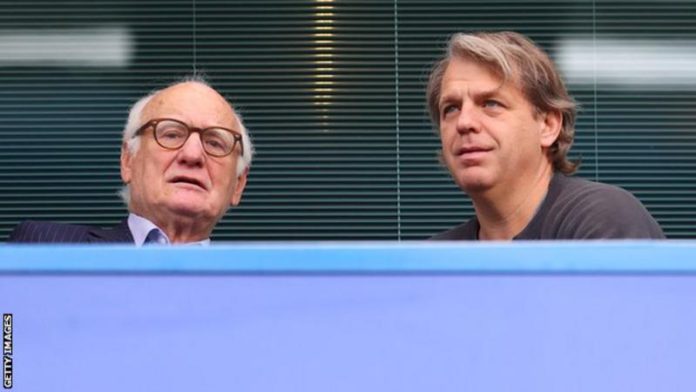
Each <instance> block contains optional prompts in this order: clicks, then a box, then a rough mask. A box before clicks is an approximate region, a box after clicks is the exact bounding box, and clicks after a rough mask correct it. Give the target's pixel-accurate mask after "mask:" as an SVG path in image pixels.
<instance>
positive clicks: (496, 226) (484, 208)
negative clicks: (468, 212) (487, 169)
mask: <svg viewBox="0 0 696 392" xmlns="http://www.w3.org/2000/svg"><path fill="white" fill-rule="evenodd" d="M552 176H553V168H552V167H551V165H544V166H543V167H541V168H540V170H539V171H538V172H536V173H534V175H533V176H531V178H526V179H525V178H520V181H517V182H516V183H515V184H506V186H505V189H491V190H489V191H486V192H481V193H478V194H472V195H471V198H472V200H473V203H474V208H475V210H476V218H477V219H478V222H479V233H478V237H479V239H480V240H511V239H513V238H514V237H515V236H516V235H518V234H519V233H521V232H522V230H524V228H525V227H527V225H528V224H529V222H530V221H531V220H532V218H534V215H535V214H536V212H537V209H538V208H539V206H540V205H541V203H542V202H543V201H544V198H545V196H546V192H547V191H548V189H549V184H550V183H551V177H552Z"/></svg>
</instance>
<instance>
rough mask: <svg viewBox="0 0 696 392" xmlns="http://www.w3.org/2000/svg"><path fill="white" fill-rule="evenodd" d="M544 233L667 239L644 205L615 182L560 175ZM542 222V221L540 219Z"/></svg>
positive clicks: (554, 185) (555, 183) (559, 236)
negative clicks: (606, 182) (612, 183)
mask: <svg viewBox="0 0 696 392" xmlns="http://www.w3.org/2000/svg"><path fill="white" fill-rule="evenodd" d="M556 176H557V177H556V178H555V180H554V184H552V188H550V189H549V196H551V199H552V200H550V202H549V203H548V204H547V205H545V206H544V207H545V209H546V211H543V212H541V211H540V212H541V213H542V214H543V215H544V217H545V218H544V226H545V227H544V228H543V230H542V231H543V232H544V233H545V234H544V233H543V234H542V235H554V236H558V238H566V239H592V238H595V239H598V238H664V234H663V233H662V229H661V228H660V226H659V224H658V223H657V222H656V221H655V219H654V218H653V217H652V216H651V215H650V213H649V212H648V210H647V209H646V208H645V206H643V204H642V203H641V202H640V201H639V200H638V199H637V198H636V197H635V196H634V195H633V194H632V193H630V192H628V191H627V190H625V189H623V188H620V187H618V186H615V185H611V184H605V183H601V182H594V181H589V180H586V179H583V178H579V177H568V176H565V175H562V174H556ZM540 223H541V222H540Z"/></svg>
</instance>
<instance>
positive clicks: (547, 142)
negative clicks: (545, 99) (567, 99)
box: [539, 110, 563, 148]
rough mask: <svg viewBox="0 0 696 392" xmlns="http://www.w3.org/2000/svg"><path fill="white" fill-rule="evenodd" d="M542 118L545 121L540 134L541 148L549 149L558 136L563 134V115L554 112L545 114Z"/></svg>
mask: <svg viewBox="0 0 696 392" xmlns="http://www.w3.org/2000/svg"><path fill="white" fill-rule="evenodd" d="M541 116H542V120H543V122H542V124H541V126H542V128H541V133H540V134H539V136H540V142H541V147H543V148H549V147H551V146H552V145H553V143H555V142H556V139H558V135H560V134H561V128H562V127H563V115H562V114H561V112H559V111H557V110H554V111H551V112H546V113H543V114H542V115H541Z"/></svg>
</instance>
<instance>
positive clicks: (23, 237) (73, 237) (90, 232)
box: [8, 220, 132, 243]
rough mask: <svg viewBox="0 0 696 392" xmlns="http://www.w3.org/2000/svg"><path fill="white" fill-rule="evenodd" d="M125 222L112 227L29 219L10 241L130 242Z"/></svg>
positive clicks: (17, 229) (19, 227)
mask: <svg viewBox="0 0 696 392" xmlns="http://www.w3.org/2000/svg"><path fill="white" fill-rule="evenodd" d="M122 226H123V223H122V224H121V225H119V226H116V227H114V228H112V229H101V228H98V227H92V226H85V225H76V224H69V223H57V222H45V221H32V220H27V221H23V222H21V223H20V224H19V225H17V227H15V229H14V230H13V231H12V233H11V234H10V236H9V238H8V242H15V243H89V242H128V241H132V236H131V235H130V232H129V231H128V229H127V227H125V230H124V227H122Z"/></svg>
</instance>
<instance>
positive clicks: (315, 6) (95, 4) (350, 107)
mask: <svg viewBox="0 0 696 392" xmlns="http://www.w3.org/2000/svg"><path fill="white" fill-rule="evenodd" d="M0 26H1V27H0V137H2V141H3V142H2V143H1V144H0V241H2V240H4V239H5V238H6V236H7V235H8V234H9V232H10V230H11V228H12V227H13V226H14V225H15V224H17V222H19V221H20V220H22V219H41V220H54V221H62V222H72V223H84V224H93V225H111V224H114V223H116V222H118V221H119V220H120V219H122V218H123V217H124V216H125V213H126V210H125V208H124V206H123V205H122V203H121V202H120V200H119V198H118V196H117V195H116V192H117V190H118V189H119V187H120V184H121V183H120V178H119V170H118V164H119V162H118V155H119V148H120V134H121V130H122V127H123V124H124V123H125V119H126V116H127V110H128V108H129V105H130V104H131V103H132V102H133V101H134V100H136V99H137V98H139V97H140V96H142V95H144V94H146V93H147V92H149V91H150V90H151V89H153V88H156V87H161V86H162V85H163V84H167V83H169V82H171V81H173V80H175V79H177V78H178V77H181V76H184V75H187V74H190V73H192V72H193V71H194V70H195V71H196V72H203V73H205V74H206V75H207V76H208V78H209V80H210V82H211V83H212V84H213V85H214V86H215V87H217V88H218V89H219V90H220V91H221V92H223V93H224V94H225V95H227V96H228V98H230V99H231V100H232V101H233V102H234V103H235V104H236V105H237V107H238V108H239V109H240V111H241V112H242V114H243V115H244V118H245V121H246V123H247V126H248V128H249V129H250V131H251V135H252V137H253V139H254V141H255V144H256V148H257V155H256V158H255V161H254V164H253V166H252V170H251V173H250V177H249V183H248V187H247V190H246V192H245V195H244V198H243V200H242V204H241V206H239V207H238V208H235V209H232V210H230V211H229V212H228V214H227V215H226V217H225V218H224V219H223V221H222V222H220V224H219V225H218V227H217V228H216V230H215V232H214V239H215V240H353V239H355V240H358V239H359V240H368V239H374V240H394V239H404V240H410V239H423V238H426V237H428V236H429V235H432V234H434V233H436V232H438V231H441V230H444V229H446V228H448V227H451V226H453V225H454V224H457V223H459V222H462V221H463V220H465V219H467V218H468V217H470V216H471V214H472V207H471V203H470V201H469V200H468V198H467V197H466V196H465V195H464V194H462V192H461V191H460V190H459V189H457V187H456V186H454V184H453V183H452V181H451V180H450V179H449V176H448V174H447V172H446V171H445V170H444V169H443V168H441V167H440V166H439V164H438V160H437V148H438V139H437V136H436V135H435V133H434V132H433V131H432V129H431V126H430V124H429V122H428V119H427V115H426V110H425V104H424V85H425V79H426V77H427V71H428V68H429V65H430V63H431V62H432V61H433V60H434V59H435V58H436V57H437V56H438V55H440V54H441V53H442V48H443V45H444V43H445V41H446V39H447V37H448V35H449V34H450V33H452V32H455V31H469V30H480V29H486V30H491V29H495V30H497V29H510V30H516V31H519V32H521V33H524V34H527V35H529V36H530V37H532V38H533V39H534V40H536V41H537V42H538V43H539V44H540V45H541V46H543V47H544V48H545V49H547V50H548V51H549V52H550V53H551V54H552V56H553V57H554V58H555V59H556V60H557V61H558V62H559V65H562V66H561V70H562V71H563V72H564V74H565V75H566V78H567V80H568V85H569V88H570V90H571V92H572V94H573V95H574V96H575V98H576V99H577V100H578V101H579V102H580V103H581V105H582V108H583V109H582V112H581V114H580V117H579V122H578V127H577V137H576V143H575V145H574V147H573V149H572V153H571V155H572V156H573V157H576V158H581V159H582V162H583V163H582V166H581V170H580V172H579V175H581V176H583V177H587V178H590V179H593V180H599V181H603V182H608V183H612V184H615V185H619V186H622V187H624V188H626V189H628V190H630V191H631V192H633V193H634V194H636V195H637V196H638V197H639V198H640V199H641V200H642V201H643V203H644V204H645V205H646V206H647V207H648V209H649V210H650V212H651V213H652V214H653V215H654V216H655V217H656V218H657V219H658V221H659V222H660V224H661V225H662V227H663V228H664V230H665V232H666V234H667V235H668V237H670V238H695V237H696V225H695V222H696V208H694V206H696V203H695V202H696V170H695V169H696V168H695V166H696V128H695V127H694V125H695V124H696V110H695V109H696V107H695V106H696V100H695V99H694V98H696V97H695V96H696V59H694V56H693V53H696V2H693V1H653V2H646V1H638V2H636V1H630V2H629V1H602V0H597V1H579V0H578V1H490V0H487V1H465V0H458V1H428V0H421V1H409V0H393V1H367V0H365V1H289V0H288V1H283V0H275V1H263V0H259V1H248V2H242V1H239V2H235V1H206V0H202V1H197V0H194V1H191V0H186V1H154V0H149V1H106V0H97V1H23V2H11V1H0ZM692 66H693V67H692Z"/></svg>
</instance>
